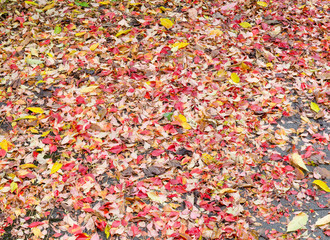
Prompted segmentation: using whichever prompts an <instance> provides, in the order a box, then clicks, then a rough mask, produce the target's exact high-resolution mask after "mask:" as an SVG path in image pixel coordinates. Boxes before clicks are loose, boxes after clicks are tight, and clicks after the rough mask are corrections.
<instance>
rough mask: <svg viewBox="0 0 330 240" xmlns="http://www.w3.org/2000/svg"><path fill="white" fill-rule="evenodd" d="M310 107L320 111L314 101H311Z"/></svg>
mask: <svg viewBox="0 0 330 240" xmlns="http://www.w3.org/2000/svg"><path fill="white" fill-rule="evenodd" d="M311 109H312V110H313V111H314V112H317V113H318V112H319V111H320V108H319V106H318V105H317V104H316V103H315V102H311Z"/></svg>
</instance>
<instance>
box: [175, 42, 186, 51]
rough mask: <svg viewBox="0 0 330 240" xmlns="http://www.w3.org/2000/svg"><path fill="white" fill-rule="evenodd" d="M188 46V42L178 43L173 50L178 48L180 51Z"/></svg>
mask: <svg viewBox="0 0 330 240" xmlns="http://www.w3.org/2000/svg"><path fill="white" fill-rule="evenodd" d="M188 45H189V43H187V42H176V43H174V44H173V45H172V48H174V47H177V48H178V49H180V48H184V47H186V46H188Z"/></svg>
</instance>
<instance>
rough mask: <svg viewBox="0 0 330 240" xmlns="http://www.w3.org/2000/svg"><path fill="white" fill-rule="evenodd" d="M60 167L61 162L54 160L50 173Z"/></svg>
mask: <svg viewBox="0 0 330 240" xmlns="http://www.w3.org/2000/svg"><path fill="white" fill-rule="evenodd" d="M61 167H62V163H59V162H55V163H54V165H53V166H52V169H51V170H50V173H51V174H53V173H56V172H57V171H58V170H60V169H61Z"/></svg>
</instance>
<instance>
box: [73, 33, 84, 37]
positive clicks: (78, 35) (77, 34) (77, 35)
mask: <svg viewBox="0 0 330 240" xmlns="http://www.w3.org/2000/svg"><path fill="white" fill-rule="evenodd" d="M85 34H86V32H79V33H76V34H75V36H76V37H80V36H82V35H85Z"/></svg>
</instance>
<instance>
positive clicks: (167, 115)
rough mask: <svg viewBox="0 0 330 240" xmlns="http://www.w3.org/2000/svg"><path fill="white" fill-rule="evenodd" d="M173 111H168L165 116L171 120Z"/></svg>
mask: <svg viewBox="0 0 330 240" xmlns="http://www.w3.org/2000/svg"><path fill="white" fill-rule="evenodd" d="M172 115H173V113H172V112H168V113H164V114H163V116H164V117H166V118H167V120H169V121H171V118H172Z"/></svg>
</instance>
